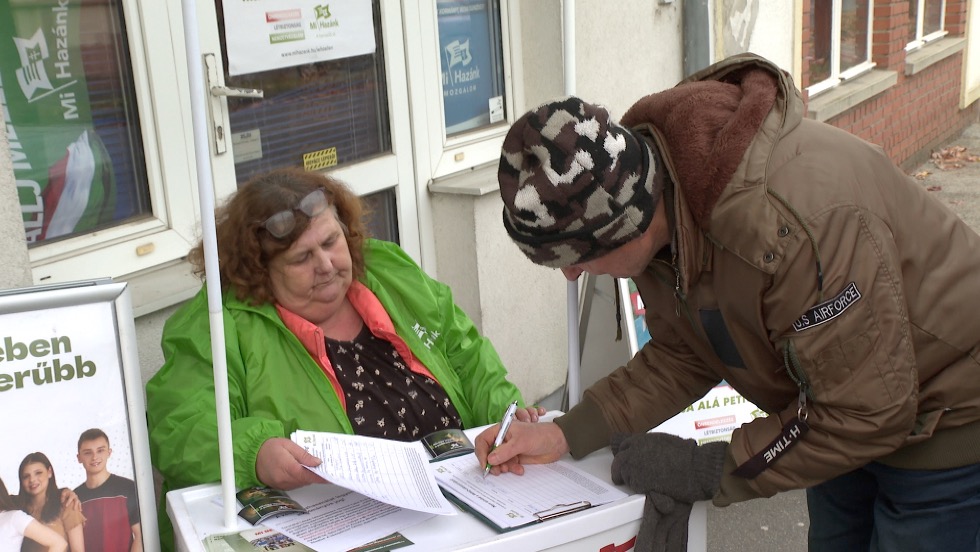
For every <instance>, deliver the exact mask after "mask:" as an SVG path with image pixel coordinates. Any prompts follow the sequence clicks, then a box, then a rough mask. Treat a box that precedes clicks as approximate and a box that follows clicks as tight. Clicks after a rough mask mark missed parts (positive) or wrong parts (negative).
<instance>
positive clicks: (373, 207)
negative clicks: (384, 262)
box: [361, 189, 398, 243]
mask: <svg viewBox="0 0 980 552" xmlns="http://www.w3.org/2000/svg"><path fill="white" fill-rule="evenodd" d="M361 202H362V203H363V204H364V212H365V214H364V221H365V224H366V226H367V229H368V235H370V236H371V237H372V238H377V239H379V240H387V241H391V242H395V243H398V209H397V202H396V200H395V191H394V190H393V189H388V190H381V191H380V192H375V193H373V194H368V195H366V196H361Z"/></svg>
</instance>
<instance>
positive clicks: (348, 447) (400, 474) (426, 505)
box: [290, 430, 465, 516]
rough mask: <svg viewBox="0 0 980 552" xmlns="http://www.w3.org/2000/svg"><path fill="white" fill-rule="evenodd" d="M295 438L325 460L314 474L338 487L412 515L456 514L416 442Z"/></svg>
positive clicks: (320, 435)
mask: <svg viewBox="0 0 980 552" xmlns="http://www.w3.org/2000/svg"><path fill="white" fill-rule="evenodd" d="M290 437H291V438H292V440H293V442H295V443H296V444H298V445H299V446H301V447H303V448H304V449H306V451H307V452H309V453H310V454H312V455H313V456H316V457H317V458H319V459H320V460H322V463H321V464H320V465H319V466H317V467H315V468H309V469H310V470H311V471H312V472H314V473H316V474H317V475H319V476H320V477H322V478H324V479H326V480H327V481H329V482H331V483H333V484H335V485H340V486H341V487H345V488H348V489H351V490H353V491H357V492H358V493H361V494H363V495H365V496H368V497H371V498H373V499H375V500H379V501H381V502H385V503H387V504H391V505H394V506H399V507H402V508H408V509H410V510H417V511H420V512H428V513H431V514H439V515H449V516H451V515H456V508H454V507H453V505H452V504H450V502H449V500H447V499H446V497H444V496H443V495H442V492H440V491H439V486H438V485H437V484H436V480H435V478H433V476H432V473H431V472H430V471H429V469H428V468H427V465H428V460H427V459H426V458H425V452H424V451H423V449H422V447H421V445H420V444H419V443H417V442H416V443H404V442H401V441H391V440H387V439H377V438H373V437H363V436H358V435H345V434H341V433H325V432H318V431H303V430H299V431H295V432H293V434H292V435H291V436H290ZM464 458H465V457H464Z"/></svg>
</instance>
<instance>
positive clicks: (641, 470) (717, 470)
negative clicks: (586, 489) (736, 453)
mask: <svg viewBox="0 0 980 552" xmlns="http://www.w3.org/2000/svg"><path fill="white" fill-rule="evenodd" d="M611 446H612V451H613V454H614V456H613V461H612V480H613V482H614V483H616V484H623V483H626V484H627V485H629V487H630V488H631V489H633V491H634V492H637V493H644V494H646V493H649V492H656V493H660V494H663V495H666V496H668V497H670V498H673V499H674V500H678V501H680V502H687V503H689V504H693V503H694V502H697V501H698V500H709V499H711V498H712V497H713V496H714V495H715V493H716V492H718V487H719V485H721V471H722V467H723V466H724V463H725V455H726V454H727V450H728V443H724V442H717V443H708V444H706V445H702V446H698V444H697V442H696V441H695V440H694V439H682V438H680V437H678V436H676V435H671V434H669V433H640V434H637V435H630V436H625V437H624V436H622V435H614V436H613V439H612V444H611Z"/></svg>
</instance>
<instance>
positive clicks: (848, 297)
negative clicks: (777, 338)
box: [793, 282, 861, 332]
mask: <svg viewBox="0 0 980 552" xmlns="http://www.w3.org/2000/svg"><path fill="white" fill-rule="evenodd" d="M860 299H861V290H859V289H858V287H857V284H855V283H854V282H851V283H849V284H847V287H845V288H844V291H841V292H840V293H838V294H837V297H834V298H833V299H830V300H829V301H824V302H823V303H820V304H819V305H817V306H815V307H813V308H812V309H810V310H808V311H806V312H805V313H803V316H801V317H800V318H799V320H797V321H796V322H793V329H794V330H796V331H798V332H802V331H803V330H807V329H810V328H813V327H815V326H819V325H820V324H823V323H824V322H830V321H831V320H833V319H834V318H837V317H838V316H840V315H841V314H844V311H846V310H847V309H849V308H851V305H853V304H854V303H857V302H858V300H860Z"/></svg>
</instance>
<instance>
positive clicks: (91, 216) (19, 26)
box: [0, 0, 116, 244]
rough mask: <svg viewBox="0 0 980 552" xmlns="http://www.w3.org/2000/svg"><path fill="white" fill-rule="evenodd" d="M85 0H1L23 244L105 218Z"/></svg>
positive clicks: (1, 74)
mask: <svg viewBox="0 0 980 552" xmlns="http://www.w3.org/2000/svg"><path fill="white" fill-rule="evenodd" d="M83 1H84V0H44V1H31V2H24V1H17V0H13V1H12V0H0V104H2V109H3V115H4V119H5V120H6V123H7V137H8V138H9V140H10V152H11V156H12V161H13V168H14V176H15V178H16V180H17V192H18V196H19V199H20V206H21V213H22V215H23V220H24V230H25V232H26V234H27V241H28V243H31V244H33V243H38V242H41V241H43V240H50V239H55V238H63V237H69V236H71V235H74V234H78V233H80V232H85V231H88V230H90V229H92V228H96V227H98V226H100V225H104V224H106V223H108V222H111V220H112V217H113V212H114V210H115V197H116V194H115V182H114V178H113V174H112V164H111V161H110V159H109V156H108V154H107V153H106V149H105V147H104V146H103V144H102V141H101V140H100V139H99V136H98V135H97V134H96V132H95V129H94V126H93V114H92V110H91V107H90V102H89V92H88V86H87V84H86V78H85V67H84V65H83V62H82V55H83V48H82V46H81V45H82V44H83V43H85V42H84V41H83V40H82V38H81V34H80V33H81V25H80V24H79V20H80V12H81V10H82V3H83Z"/></svg>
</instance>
